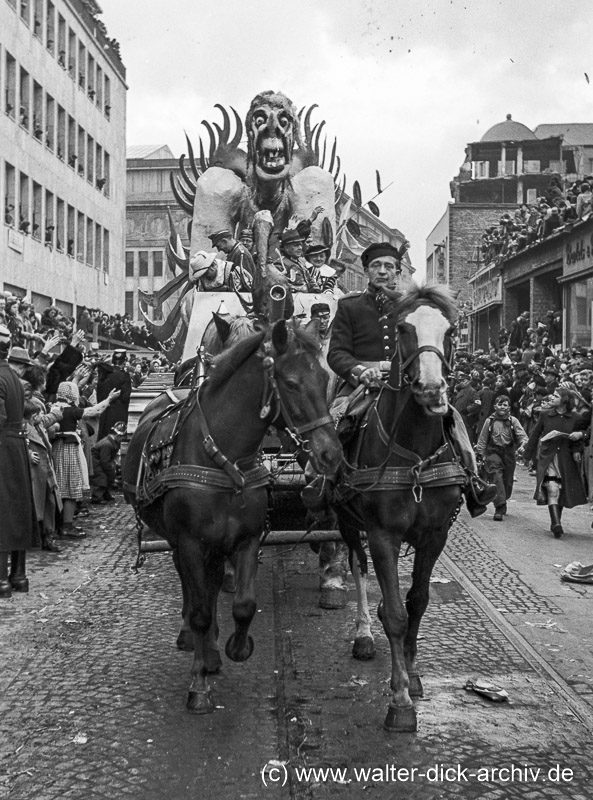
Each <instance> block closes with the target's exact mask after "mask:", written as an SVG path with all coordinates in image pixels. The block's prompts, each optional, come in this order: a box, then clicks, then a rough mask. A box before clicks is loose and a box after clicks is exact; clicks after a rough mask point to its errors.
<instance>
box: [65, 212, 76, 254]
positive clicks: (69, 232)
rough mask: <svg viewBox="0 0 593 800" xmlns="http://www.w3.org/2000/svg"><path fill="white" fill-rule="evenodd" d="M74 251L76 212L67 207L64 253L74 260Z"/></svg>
mask: <svg viewBox="0 0 593 800" xmlns="http://www.w3.org/2000/svg"><path fill="white" fill-rule="evenodd" d="M75 250H76V211H75V210H74V208H73V207H72V206H70V205H69V206H68V220H67V227H66V253H67V255H69V256H70V257H71V258H74V256H75Z"/></svg>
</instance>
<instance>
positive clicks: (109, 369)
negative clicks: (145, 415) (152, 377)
mask: <svg viewBox="0 0 593 800" xmlns="http://www.w3.org/2000/svg"><path fill="white" fill-rule="evenodd" d="M126 358H127V356H126V351H125V350H114V351H113V356H112V358H111V361H112V363H111V364H106V363H104V362H99V364H98V365H97V369H98V370H99V377H98V379H97V402H98V403H100V402H101V401H102V400H105V399H106V398H107V397H109V392H110V391H111V390H112V389H118V390H119V391H120V392H121V394H120V395H119V397H118V398H117V399H116V400H113V402H112V403H111V404H110V405H109V408H106V409H105V411H104V412H103V413H102V414H101V417H100V420H99V431H98V433H97V439H103V438H104V437H105V436H107V435H108V434H109V433H110V431H111V429H112V428H113V426H114V425H115V423H116V422H124V423H125V425H126V428H127V426H128V407H129V405H130V395H131V394H132V378H131V376H130V374H129V372H128V371H127V370H126V369H125V364H126Z"/></svg>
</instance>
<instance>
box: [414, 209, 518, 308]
mask: <svg viewBox="0 0 593 800" xmlns="http://www.w3.org/2000/svg"><path fill="white" fill-rule="evenodd" d="M515 208H516V206H515V205H491V204H485V205H474V204H471V205H470V204H461V203H449V205H448V206H447V210H446V211H445V213H444V214H443V216H442V217H441V219H440V220H439V222H438V223H437V225H436V226H435V227H434V228H433V230H432V231H431V232H430V234H429V235H428V237H427V240H426V279H427V281H434V282H436V283H443V284H446V285H448V286H449V288H450V289H451V291H452V292H453V294H454V295H455V296H456V297H457V301H458V303H459V304H463V303H466V304H467V303H471V299H472V289H471V286H470V284H469V283H468V281H469V278H470V277H471V276H472V275H473V274H474V273H475V272H476V270H477V269H478V267H479V264H480V263H481V255H480V245H481V241H482V234H483V233H484V231H485V229H486V228H487V227H489V226H490V225H497V224H498V222H499V220H500V217H501V215H502V214H504V213H505V211H509V210H514V209H515Z"/></svg>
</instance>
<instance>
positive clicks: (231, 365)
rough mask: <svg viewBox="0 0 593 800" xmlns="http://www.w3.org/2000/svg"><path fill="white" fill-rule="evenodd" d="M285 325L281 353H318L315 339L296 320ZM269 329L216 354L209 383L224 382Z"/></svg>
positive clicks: (254, 349) (260, 341) (267, 335)
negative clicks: (285, 339) (282, 350)
mask: <svg viewBox="0 0 593 800" xmlns="http://www.w3.org/2000/svg"><path fill="white" fill-rule="evenodd" d="M286 325H287V328H288V333H289V336H288V347H287V349H286V351H285V352H284V353H283V354H282V355H294V354H295V353H297V352H300V351H304V352H306V353H309V354H310V355H312V356H314V357H317V356H318V355H319V343H318V341H317V339H315V338H314V337H313V336H311V334H310V333H307V331H306V330H305V329H304V328H303V327H301V326H300V324H299V323H298V321H294V320H292V321H289V322H287V323H286ZM271 331H272V328H271V327H269V328H267V329H266V330H264V331H259V332H258V333H254V334H252V335H251V336H248V337H247V338H245V339H241V340H239V341H238V342H237V343H236V344H234V345H233V346H232V347H230V348H229V349H228V350H225V351H224V352H222V353H221V354H220V355H218V356H216V358H215V359H214V360H213V362H212V366H211V368H210V371H209V372H208V383H209V385H210V386H212V387H214V388H215V387H218V386H220V385H221V384H223V383H225V381H227V380H228V379H229V378H230V377H231V375H233V374H234V373H235V372H236V371H237V369H238V368H239V367H240V366H241V365H242V364H244V363H245V361H247V359H248V358H249V357H250V356H252V355H253V354H254V353H255V352H256V350H257V349H258V348H259V347H260V345H261V344H262V342H263V341H264V339H268V338H269V337H270V336H271Z"/></svg>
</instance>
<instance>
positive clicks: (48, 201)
mask: <svg viewBox="0 0 593 800" xmlns="http://www.w3.org/2000/svg"><path fill="white" fill-rule="evenodd" d="M55 235H56V219H55V209H54V196H53V194H52V193H51V192H48V191H47V190H46V192H45V220H44V223H43V243H44V244H46V245H47V246H48V247H53V245H54V241H55Z"/></svg>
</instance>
